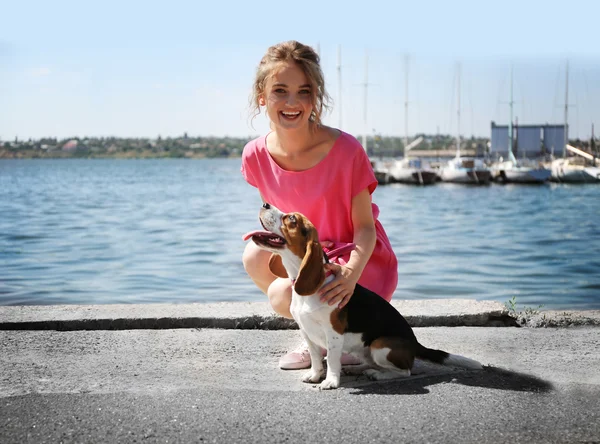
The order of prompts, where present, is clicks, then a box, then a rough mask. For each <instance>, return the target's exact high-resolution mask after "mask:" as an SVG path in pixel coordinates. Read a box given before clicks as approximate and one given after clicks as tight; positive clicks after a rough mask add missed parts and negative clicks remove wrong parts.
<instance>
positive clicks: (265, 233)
mask: <svg viewBox="0 0 600 444" xmlns="http://www.w3.org/2000/svg"><path fill="white" fill-rule="evenodd" d="M257 234H263V235H270V234H271V233H269V232H268V231H263V230H254V231H250V232H249V233H246V234H244V235H243V236H242V239H243V240H245V241H247V240H248V239H250V238H251V237H252V236H255V235H257Z"/></svg>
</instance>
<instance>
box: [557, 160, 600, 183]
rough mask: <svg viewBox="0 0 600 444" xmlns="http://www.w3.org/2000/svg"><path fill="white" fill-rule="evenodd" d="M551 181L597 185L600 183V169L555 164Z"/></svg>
mask: <svg viewBox="0 0 600 444" xmlns="http://www.w3.org/2000/svg"><path fill="white" fill-rule="evenodd" d="M551 180H552V181H553V182H564V183H597V182H600V168H598V167H584V166H578V165H562V164H560V163H558V164H553V165H552V177H551Z"/></svg>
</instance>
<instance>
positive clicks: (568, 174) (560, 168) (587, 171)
mask: <svg viewBox="0 0 600 444" xmlns="http://www.w3.org/2000/svg"><path fill="white" fill-rule="evenodd" d="M592 137H593V136H592ZM566 148H567V150H569V151H570V152H572V153H574V154H577V155H579V156H580V157H568V158H564V159H557V160H555V161H553V162H552V177H553V179H554V180H555V181H556V182H568V183H593V182H600V168H599V167H598V166H596V165H599V166H600V161H599V160H598V159H596V158H594V156H592V155H591V154H589V153H586V152H585V151H581V150H580V149H578V148H575V147H574V146H571V145H567V146H566ZM588 161H591V162H593V163H592V165H588Z"/></svg>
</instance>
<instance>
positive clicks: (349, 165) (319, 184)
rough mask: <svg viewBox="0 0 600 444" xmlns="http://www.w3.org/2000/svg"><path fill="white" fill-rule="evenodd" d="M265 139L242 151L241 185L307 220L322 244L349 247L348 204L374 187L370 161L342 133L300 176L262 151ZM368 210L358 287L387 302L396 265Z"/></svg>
mask: <svg viewBox="0 0 600 444" xmlns="http://www.w3.org/2000/svg"><path fill="white" fill-rule="evenodd" d="M266 139H267V138H266V136H263V137H259V138H258V139H255V140H252V141H250V142H248V144H247V145H246V146H245V147H244V152H243V153H242V167H241V171H242V174H243V176H244V178H245V179H246V181H247V182H248V183H249V184H250V185H252V186H254V187H256V188H258V190H259V192H260V194H261V195H262V197H263V198H264V200H265V201H266V202H268V203H270V204H272V205H274V206H276V207H277V208H279V209H280V210H281V211H283V212H286V213H288V212H299V213H302V214H304V215H305V216H306V217H308V219H309V220H310V221H311V222H312V223H313V224H314V225H315V227H316V228H317V230H318V232H319V238H320V240H321V241H333V242H335V243H336V244H344V243H351V242H353V240H354V228H353V224H352V198H354V197H355V196H356V195H357V194H358V193H360V192H361V191H362V190H364V189H365V188H367V189H368V190H369V194H372V193H373V191H375V188H376V187H377V179H375V174H374V173H373V168H372V167H371V163H370V161H369V158H368V156H367V154H366V153H365V150H364V149H363V147H362V146H361V145H360V144H359V143H358V141H357V140H356V139H355V138H354V137H353V136H351V135H350V134H347V133H344V132H341V134H340V136H339V137H338V138H337V139H336V141H335V142H334V144H333V147H332V148H331V150H330V151H329V153H328V154H327V156H325V158H324V159H323V160H321V162H319V163H318V164H317V165H315V166H314V167H312V168H310V169H308V170H304V171H287V170H284V169H283V168H281V167H280V166H279V165H278V164H277V163H276V162H275V161H274V160H273V158H272V157H271V155H270V154H269V152H268V151H267V147H266ZM372 208H373V218H374V219H375V228H376V232H377V242H376V244H375V249H374V250H373V254H372V255H371V257H370V258H369V261H368V263H367V265H366V267H365V268H364V270H363V273H362V275H361V277H360V279H359V280H358V283H359V284H361V285H362V286H363V287H366V288H368V289H369V290H371V291H373V292H375V293H377V294H378V295H380V296H381V297H383V298H384V299H385V300H387V301H389V300H390V299H391V298H392V295H393V293H394V291H395V290H396V285H397V284H398V261H397V259H396V255H395V254H394V251H393V250H392V246H391V245H390V241H389V239H388V237H387V234H386V233H385V230H384V229H383V226H382V225H381V223H380V222H379V221H378V220H377V217H378V216H379V208H378V207H377V205H375V204H374V203H372ZM349 257H350V254H349V253H348V254H346V255H344V256H342V257H341V258H340V259H339V260H338V261H337V262H338V263H340V264H342V265H344V264H345V263H346V262H347V261H348V260H349Z"/></svg>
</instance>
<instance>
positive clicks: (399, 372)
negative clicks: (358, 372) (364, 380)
mask: <svg viewBox="0 0 600 444" xmlns="http://www.w3.org/2000/svg"><path fill="white" fill-rule="evenodd" d="M371 359H372V360H373V362H374V364H375V365H376V366H377V368H372V369H368V370H365V372H364V374H365V376H367V377H368V378H369V379H373V380H376V381H382V380H386V379H396V378H402V377H407V376H410V374H411V372H410V369H411V367H412V364H413V362H414V355H413V354H412V352H411V350H410V349H408V348H404V347H402V346H401V344H400V345H398V346H397V348H393V349H392V348H387V347H384V348H377V347H371Z"/></svg>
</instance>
